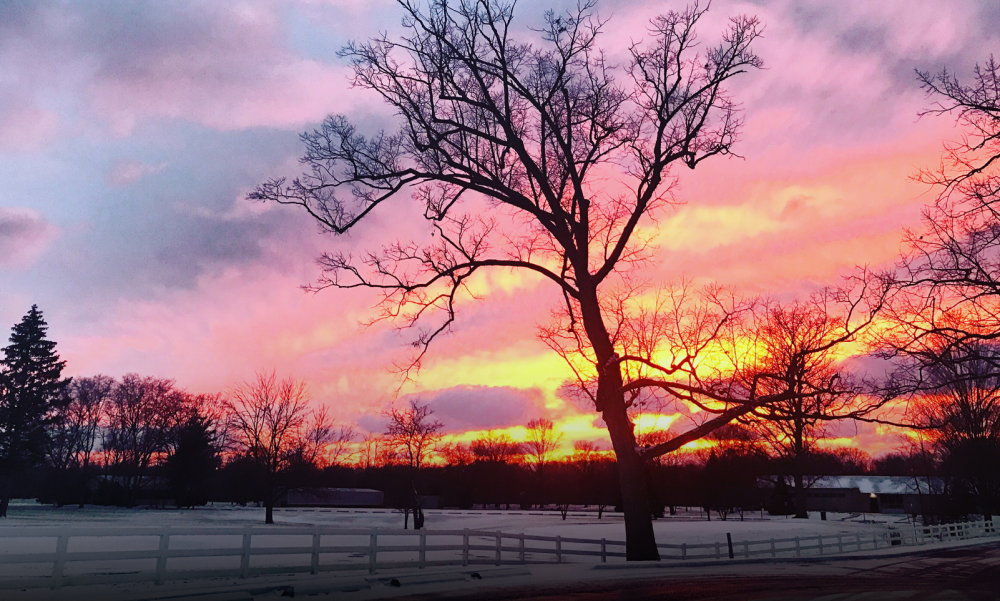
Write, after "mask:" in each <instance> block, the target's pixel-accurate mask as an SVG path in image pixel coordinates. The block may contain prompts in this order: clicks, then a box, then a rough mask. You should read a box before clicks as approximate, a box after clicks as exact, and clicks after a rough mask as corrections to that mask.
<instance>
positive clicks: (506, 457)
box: [470, 430, 524, 463]
mask: <svg viewBox="0 0 1000 601" xmlns="http://www.w3.org/2000/svg"><path fill="white" fill-rule="evenodd" d="M470 448H471V449H472V454H473V455H474V456H475V458H476V461H485V462H489V463H518V462H519V461H520V460H521V458H522V457H523V456H524V445H522V444H519V443H516V442H514V440H513V439H512V438H511V437H510V435H509V434H507V433H506V432H497V431H496V430H488V431H486V432H484V433H483V434H480V435H479V437H478V438H476V440H474V441H472V444H471V445H470Z"/></svg>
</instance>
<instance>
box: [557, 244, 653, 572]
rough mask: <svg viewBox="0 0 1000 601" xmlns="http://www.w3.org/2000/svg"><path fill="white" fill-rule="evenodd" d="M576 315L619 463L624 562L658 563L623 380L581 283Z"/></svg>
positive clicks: (589, 292)
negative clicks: (592, 359) (590, 352)
mask: <svg viewBox="0 0 1000 601" xmlns="http://www.w3.org/2000/svg"><path fill="white" fill-rule="evenodd" d="M574 269H575V270H576V272H577V273H578V274H580V273H586V271H587V270H586V259H585V258H584V259H583V261H582V262H581V264H580V265H575V264H574ZM578 300H579V302H580V313H581V317H582V321H583V327H584V330H585V331H586V333H587V339H588V340H590V344H591V347H592V348H593V350H594V355H595V356H596V358H597V365H598V369H599V374H598V385H597V399H598V405H597V410H598V411H600V412H601V415H602V416H603V418H604V423H606V424H607V425H608V434H609V435H610V437H611V446H612V448H613V449H614V451H615V457H616V462H617V466H618V481H619V485H620V486H621V493H622V509H623V511H624V513H625V559H626V561H659V559H660V552H659V551H658V550H657V548H656V536H655V535H654V534H653V517H652V514H651V512H650V510H649V492H648V487H647V486H646V470H645V469H644V466H643V460H642V458H641V457H639V452H638V450H637V449H636V445H635V433H634V432H633V426H632V423H631V421H630V420H629V418H628V411H627V409H626V407H625V396H624V394H623V393H622V391H621V388H622V385H623V382H622V376H621V367H620V366H619V365H618V363H616V362H615V363H612V364H609V361H610V360H611V359H612V358H613V357H614V356H615V350H614V346H613V345H612V344H611V336H610V335H609V334H608V330H607V328H605V326H604V318H603V317H602V315H601V305H600V302H599V301H598V299H597V290H596V288H588V286H587V285H585V283H584V282H580V297H579V299H578Z"/></svg>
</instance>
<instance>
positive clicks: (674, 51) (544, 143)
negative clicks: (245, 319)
mask: <svg viewBox="0 0 1000 601" xmlns="http://www.w3.org/2000/svg"><path fill="white" fill-rule="evenodd" d="M399 4H400V6H401V7H402V10H403V12H404V14H405V21H404V27H405V28H406V29H407V33H406V34H405V35H404V36H403V37H401V38H398V39H397V38H389V37H388V36H381V37H378V38H375V39H373V40H371V41H369V42H365V43H352V44H349V45H348V46H347V47H346V48H345V49H344V50H343V52H342V56H344V57H345V58H347V59H348V60H350V61H351V63H352V65H353V67H354V74H355V77H354V83H355V85H357V86H360V87H363V88H366V89H370V90H373V91H374V92H376V93H377V94H379V95H380V96H381V97H382V99H383V100H384V101H385V102H387V103H388V104H389V105H390V106H391V107H392V108H393V109H394V110H395V113H396V115H398V117H399V120H400V122H401V128H400V131H399V132H398V133H385V132H382V133H378V134H376V135H374V136H372V137H367V136H364V135H362V134H360V133H358V132H357V130H356V129H355V127H354V126H353V125H352V124H350V123H349V122H348V120H347V119H346V118H345V117H342V116H332V117H329V118H327V119H326V121H324V123H323V124H322V126H321V127H320V128H319V129H318V130H316V131H314V132H310V133H307V134H305V135H303V136H302V139H303V141H304V143H305V144H306V154H305V157H304V159H303V162H304V163H305V165H306V166H307V169H308V173H307V174H305V175H304V176H302V177H300V178H297V179H295V180H293V181H291V182H287V181H286V180H284V179H272V180H269V181H267V182H265V183H263V184H261V185H260V186H259V187H258V188H257V189H256V190H255V191H254V192H253V193H252V194H251V195H250V198H251V199H255V200H263V201H271V202H277V203H282V204H292V205H298V206H301V207H302V208H303V209H305V210H306V211H307V212H308V213H309V214H310V215H311V216H312V217H313V218H315V219H316V220H317V221H318V222H319V223H320V224H321V225H322V227H324V228H325V229H326V230H327V231H330V232H333V233H336V234H343V233H346V232H348V231H349V230H350V229H351V228H353V227H355V226H356V225H357V224H358V223H360V222H361V221H362V220H364V219H365V218H366V217H367V216H368V215H370V214H372V213H374V212H376V211H377V210H379V208H380V207H381V205H383V204H387V203H388V201H391V200H393V199H400V200H405V199H409V198H412V199H414V200H415V201H416V202H418V203H420V205H422V210H423V214H424V217H425V218H426V220H427V226H428V227H427V233H428V234H430V235H428V236H426V238H425V239H424V240H423V241H422V242H416V241H415V242H408V241H396V242H391V243H389V244H387V245H385V246H384V247H383V248H382V249H381V250H380V251H374V252H364V253H361V254H360V255H358V256H351V255H348V254H328V255H324V256H323V257H322V258H321V259H320V262H321V264H322V266H323V267H324V270H325V274H324V277H323V279H322V280H321V282H320V283H319V284H318V285H317V286H316V287H317V288H326V287H336V288H355V287H368V288H373V289H375V290H378V291H379V294H380V295H381V299H382V304H381V310H380V312H379V313H378V315H377V316H376V319H396V320H399V321H400V322H401V323H402V324H403V325H409V326H417V328H418V330H419V331H418V333H417V335H416V338H415V340H414V347H415V348H416V349H417V351H416V355H415V356H414V357H413V359H412V361H410V362H409V363H408V364H407V366H406V368H405V371H406V373H407V374H408V375H409V374H410V373H412V369H414V368H418V367H419V365H420V363H421V360H422V359H423V357H424V355H425V353H426V351H427V348H428V345H429V344H430V343H431V342H432V341H433V340H434V339H435V338H436V337H437V336H438V335H440V334H441V333H443V332H446V331H448V330H449V328H450V327H451V324H452V323H453V321H454V319H455V307H456V300H457V299H458V298H459V297H460V295H462V294H464V293H465V291H466V285H467V283H468V281H469V279H470V278H471V277H473V275H474V274H475V273H476V272H479V271H482V270H487V269H493V268H500V269H506V270H510V269H519V270H526V271H529V272H531V273H533V274H535V275H537V276H540V277H542V278H544V279H546V280H548V281H549V282H551V283H552V284H554V285H555V286H557V287H558V289H559V290H560V292H561V293H562V295H563V299H564V301H565V304H566V314H567V316H568V324H567V325H565V326H564V331H565V330H566V328H569V329H570V331H571V332H572V334H573V336H574V337H576V338H577V340H579V341H580V343H581V345H583V346H584V347H586V351H587V354H588V356H591V357H592V358H593V365H596V366H597V368H598V369H597V371H596V372H595V376H596V377H597V379H598V383H599V386H598V388H599V394H598V395H597V399H598V402H597V404H596V410H597V411H598V412H600V413H601V414H602V415H603V419H604V422H605V423H606V424H607V425H608V429H609V432H610V434H611V439H612V442H613V444H614V448H615V452H616V454H617V456H618V466H619V474H620V476H621V487H622V496H623V504H624V507H625V512H626V519H625V522H626V531H627V541H628V546H627V556H628V559H630V560H651V559H657V558H658V557H659V553H658V551H657V548H656V543H655V538H654V536H653V529H652V522H651V521H650V513H649V508H648V502H647V494H646V490H645V483H644V482H645V481H644V478H643V475H642V474H643V466H642V463H643V460H642V458H641V457H640V456H639V454H638V452H637V451H636V450H635V441H634V437H633V435H632V430H631V424H630V423H629V420H628V414H627V407H626V396H625V395H626V394H627V393H628V391H623V390H622V388H623V385H624V384H625V383H624V382H623V380H622V374H621V372H620V370H619V369H618V368H619V364H618V363H617V362H616V361H615V359H614V357H615V355H616V351H615V341H614V330H613V329H610V328H609V327H608V321H607V315H606V314H605V309H606V307H607V304H606V300H607V290H609V289H611V288H613V287H614V286H616V283H617V282H618V281H620V279H621V278H622V277H623V276H624V274H625V273H626V272H628V271H630V270H633V269H636V268H638V267H641V266H642V265H643V264H644V262H645V261H646V260H647V259H648V258H649V257H650V256H651V249H650V247H649V246H650V244H649V243H650V240H649V237H648V236H646V235H644V234H643V233H642V232H643V226H644V224H648V223H650V220H651V219H653V218H655V216H656V215H657V214H658V213H659V212H661V211H662V210H664V209H665V208H667V207H668V206H669V205H670V204H671V203H672V201H673V196H672V189H673V187H674V183H675V182H676V178H675V176H674V175H673V174H672V173H671V171H670V170H671V168H672V167H675V166H681V165H683V166H686V167H688V168H692V169H693V168H695V167H696V166H698V165H699V164H700V163H701V162H702V161H704V160H706V159H709V158H711V157H715V156H722V155H729V154H732V149H733V144H734V143H735V141H736V139H737V137H738V135H739V131H740V128H741V126H742V124H743V117H742V114H741V111H740V108H739V106H738V105H737V104H736V102H735V101H734V100H733V99H732V97H731V96H730V94H729V93H728V92H727V90H726V86H727V84H728V83H729V82H730V80H732V79H733V78H734V77H737V76H738V75H740V74H742V73H745V72H746V71H748V70H751V69H756V68H758V67H760V66H761V65H762V63H761V60H760V59H759V58H758V57H757V56H756V55H755V54H754V53H753V51H752V50H751V45H752V44H753V42H754V41H755V40H756V39H757V38H758V37H759V35H760V25H759V22H758V21H757V19H756V18H753V17H745V16H740V17H735V18H733V19H731V20H730V22H729V23H728V27H726V29H725V31H724V32H723V33H722V35H721V40H720V41H719V42H718V43H716V44H708V43H704V42H702V41H701V40H699V38H698V36H697V35H696V29H697V25H698V23H699V22H700V21H701V20H702V18H703V16H704V15H705V11H706V9H707V7H704V6H699V5H698V3H694V4H693V5H692V6H690V7H688V8H686V9H684V10H680V11H676V12H675V11H671V12H669V13H667V14H665V15H662V16H659V17H656V18H654V19H653V20H652V21H651V22H650V23H649V26H648V28H647V29H646V32H645V33H646V40H645V41H644V42H636V43H633V44H631V45H630V46H629V48H628V50H627V53H628V59H627V60H626V61H625V64H624V65H623V66H621V67H616V66H615V65H612V64H610V63H609V62H608V61H607V60H606V55H605V53H604V52H603V51H602V50H601V48H600V47H599V46H598V44H597V40H598V39H599V37H600V34H601V29H602V27H603V25H604V24H605V22H604V21H603V20H601V19H600V18H599V17H598V16H597V14H596V11H595V8H594V2H592V1H584V2H581V3H579V4H578V5H577V6H576V8H575V9H572V10H570V11H569V12H568V13H567V14H564V15H557V14H556V13H555V12H554V11H549V12H547V13H545V16H544V21H543V22H542V24H541V26H540V27H539V29H537V30H536V32H535V34H534V35H533V36H532V37H533V38H537V39H536V40H535V41H534V42H529V41H528V40H525V39H521V38H519V37H518V36H516V35H515V34H514V32H513V31H512V30H511V24H512V22H513V10H514V3H513V2H506V1H503V0H483V1H480V2H448V1H445V0H431V1H430V2H428V3H427V4H426V5H423V4H418V3H416V2H413V1H411V0H400V1H399ZM633 384H634V383H633ZM634 385H637V386H638V385H639V384H634Z"/></svg>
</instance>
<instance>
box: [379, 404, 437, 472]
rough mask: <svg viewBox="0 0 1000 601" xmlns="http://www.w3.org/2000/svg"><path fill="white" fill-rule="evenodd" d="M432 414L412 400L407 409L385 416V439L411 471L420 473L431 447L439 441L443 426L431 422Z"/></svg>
mask: <svg viewBox="0 0 1000 601" xmlns="http://www.w3.org/2000/svg"><path fill="white" fill-rule="evenodd" d="M433 413H434V411H433V410H432V409H431V408H430V407H429V406H427V405H421V404H420V403H419V402H418V401H417V400H416V399H411V400H410V403H409V407H408V408H406V409H396V408H395V407H393V408H391V409H390V410H389V411H388V412H387V413H386V417H388V418H389V425H388V426H386V429H385V435H386V437H387V438H388V439H389V440H390V441H392V444H393V445H394V446H395V447H396V449H398V451H399V453H400V454H401V455H402V456H403V458H404V459H405V460H406V462H407V464H408V465H409V466H410V468H411V469H414V470H419V469H420V466H421V465H423V463H424V461H425V460H426V459H427V457H428V455H430V453H431V452H432V451H433V450H434V445H436V444H437V443H438V442H439V441H440V440H441V428H443V427H444V424H442V423H441V422H439V421H437V420H435V419H431V415H432V414H433Z"/></svg>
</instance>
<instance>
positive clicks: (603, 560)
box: [601, 538, 608, 563]
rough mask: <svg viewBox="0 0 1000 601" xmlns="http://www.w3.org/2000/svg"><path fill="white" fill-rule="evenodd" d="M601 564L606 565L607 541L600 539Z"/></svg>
mask: <svg viewBox="0 0 1000 601" xmlns="http://www.w3.org/2000/svg"><path fill="white" fill-rule="evenodd" d="M601 563H608V539H606V538H602V539H601Z"/></svg>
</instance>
